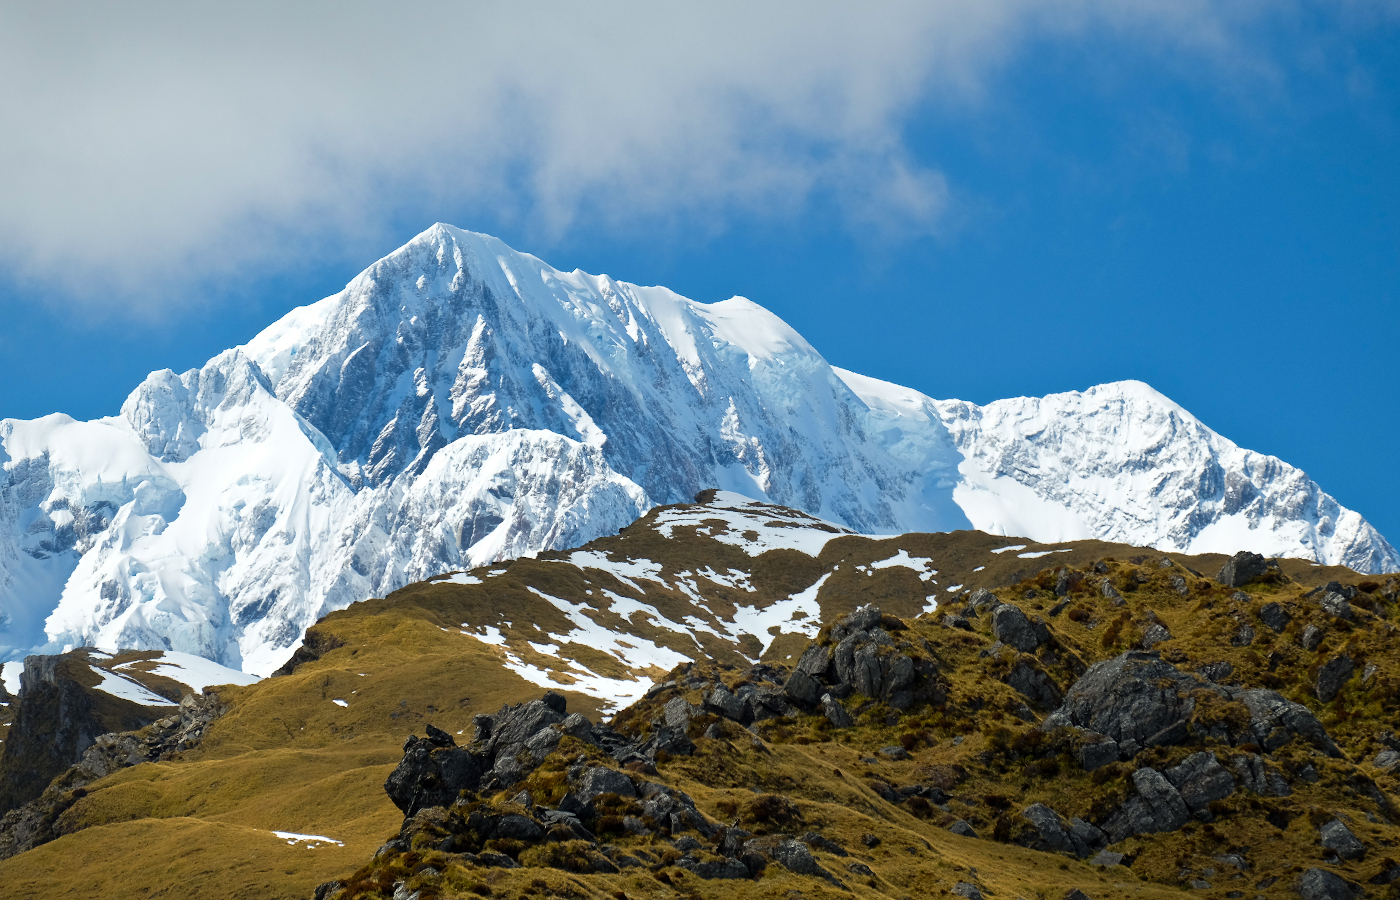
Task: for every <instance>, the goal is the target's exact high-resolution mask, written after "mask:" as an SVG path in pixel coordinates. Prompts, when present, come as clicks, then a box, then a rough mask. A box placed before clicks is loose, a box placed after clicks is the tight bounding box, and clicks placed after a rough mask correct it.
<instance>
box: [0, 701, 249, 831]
mask: <svg viewBox="0 0 1400 900" xmlns="http://www.w3.org/2000/svg"><path fill="white" fill-rule="evenodd" d="M226 711H227V707H226V706H225V705H224V703H223V701H221V700H220V699H219V696H218V694H216V693H214V692H212V691H211V692H209V693H207V694H187V695H186V696H185V698H184V699H183V700H181V701H180V707H179V712H178V713H177V714H176V715H171V716H165V717H164V718H162V719H158V720H157V721H155V722H153V723H152V724H151V725H150V726H148V727H146V728H142V729H141V730H139V731H125V732H112V733H108V734H101V735H98V736H97V737H96V738H95V739H94V740H93V741H92V743H91V744H90V745H89V746H88V747H87V748H86V749H85V750H84V751H83V754H82V759H81V760H80V761H79V762H78V764H77V765H75V766H70V767H68V768H67V769H66V770H65V771H63V772H62V773H61V774H59V775H58V776H57V777H55V778H54V779H53V780H52V781H51V782H50V783H49V784H48V785H47V787H45V788H43V791H42V793H40V794H39V796H37V797H35V798H34V799H32V800H30V801H28V802H26V803H24V804H22V805H20V806H17V807H15V808H14V809H11V810H9V811H8V812H6V813H5V815H4V816H3V817H0V859H8V858H9V857H11V856H14V855H15V854H17V853H23V852H24V851H25V850H29V849H32V848H34V847H37V846H39V845H40V844H45V843H47V842H49V841H51V840H53V839H55V838H58V837H61V836H63V835H64V834H71V833H72V832H74V831H77V830H80V829H81V828H82V827H83V823H80V822H69V821H65V820H64V818H63V814H64V813H65V812H67V811H68V810H69V808H70V807H72V806H73V804H75V803H77V802H78V801H79V800H81V799H82V798H83V797H84V796H86V791H85V788H86V787H87V785H89V784H91V783H92V782H94V781H97V780H98V779H100V778H105V777H106V776H108V775H110V774H112V773H113V772H116V771H119V770H121V769H125V768H128V767H130V766H135V765H139V764H140V763H143V762H157V761H161V760H168V759H172V758H174V757H176V756H177V755H178V754H180V753H182V752H184V751H187V750H191V749H193V748H194V747H197V746H198V745H199V742H200V740H201V739H202V738H203V737H204V732H205V731H206V730H207V729H208V728H209V725H210V724H211V723H213V721H214V720H215V719H217V718H218V717H219V716H221V715H223V714H224V712H226Z"/></svg>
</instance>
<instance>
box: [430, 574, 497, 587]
mask: <svg viewBox="0 0 1400 900" xmlns="http://www.w3.org/2000/svg"><path fill="white" fill-rule="evenodd" d="M433 581H434V582H435V583H437V584H484V583H485V582H483V581H482V580H481V579H480V578H477V577H476V576H475V575H471V574H468V573H467V572H457V573H455V574H453V575H449V576H447V577H446V578H435V579H433Z"/></svg>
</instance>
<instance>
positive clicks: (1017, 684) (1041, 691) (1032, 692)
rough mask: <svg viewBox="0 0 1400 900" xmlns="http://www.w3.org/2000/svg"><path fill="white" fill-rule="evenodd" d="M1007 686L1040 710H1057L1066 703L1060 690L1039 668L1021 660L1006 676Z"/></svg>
mask: <svg viewBox="0 0 1400 900" xmlns="http://www.w3.org/2000/svg"><path fill="white" fill-rule="evenodd" d="M1005 681H1006V684H1007V685H1008V686H1009V687H1010V688H1011V689H1012V690H1014V691H1016V692H1017V693H1018V694H1020V695H1021V696H1023V697H1025V698H1026V699H1027V700H1029V701H1030V702H1032V703H1034V704H1035V705H1036V706H1037V707H1039V708H1040V709H1056V708H1058V707H1059V705H1060V704H1061V703H1063V702H1064V695H1063V694H1061V693H1060V689H1059V688H1058V687H1056V686H1055V683H1054V682H1053V681H1051V680H1050V676H1048V675H1046V674H1045V673H1044V672H1042V671H1041V670H1040V669H1039V668H1037V667H1036V666H1034V665H1032V664H1031V663H1030V662H1028V661H1027V660H1024V659H1022V660H1019V661H1017V663H1016V665H1015V666H1013V667H1012V669H1011V673H1010V674H1009V675H1007V676H1006V679H1005Z"/></svg>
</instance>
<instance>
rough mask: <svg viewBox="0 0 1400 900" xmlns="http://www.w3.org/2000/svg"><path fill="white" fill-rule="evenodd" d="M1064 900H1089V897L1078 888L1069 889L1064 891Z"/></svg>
mask: <svg viewBox="0 0 1400 900" xmlns="http://www.w3.org/2000/svg"><path fill="white" fill-rule="evenodd" d="M1065 900H1089V895H1088V894H1086V893H1084V892H1083V891H1081V890H1080V889H1079V888H1070V889H1069V890H1067V891H1065Z"/></svg>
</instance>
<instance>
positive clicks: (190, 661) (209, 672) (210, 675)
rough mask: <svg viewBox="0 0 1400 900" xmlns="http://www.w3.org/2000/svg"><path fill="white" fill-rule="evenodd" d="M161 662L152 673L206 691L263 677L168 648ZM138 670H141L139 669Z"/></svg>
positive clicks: (119, 667)
mask: <svg viewBox="0 0 1400 900" xmlns="http://www.w3.org/2000/svg"><path fill="white" fill-rule="evenodd" d="M157 662H159V663H160V664H159V665H157V666H156V667H155V668H153V669H151V670H150V672H151V674H152V675H161V676H163V677H165V678H169V679H170V680H172V681H178V682H180V683H181V684H183V685H187V686H189V687H190V688H192V689H193V690H196V691H199V692H200V693H201V694H202V693H204V689H205V688H207V687H209V686H211V685H215V684H254V683H256V682H258V681H261V680H262V679H261V678H259V677H258V676H257V675H254V674H252V673H251V672H240V671H238V670H237V669H230V668H228V667H227V666H221V665H219V664H218V663H216V662H214V661H213V660H208V659H205V658H204V657H202V656H195V655H194V654H193V653H181V652H180V651H179V650H166V651H164V652H163V653H162V654H161V657H160V659H159V660H157ZM139 664H140V663H139V662H129V663H122V664H121V665H119V666H117V668H118V669H128V668H131V667H132V666H136V665H139ZM137 671H140V670H139V669H138V670H137Z"/></svg>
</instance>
